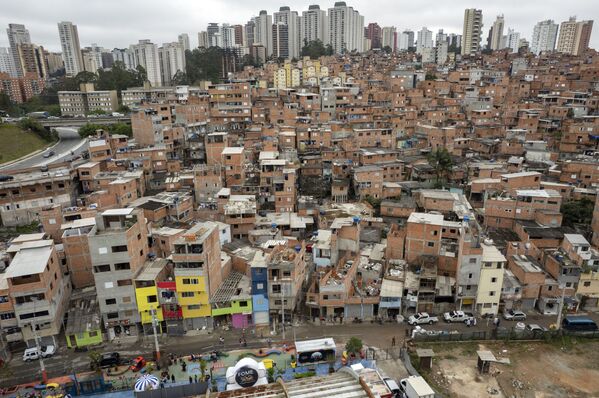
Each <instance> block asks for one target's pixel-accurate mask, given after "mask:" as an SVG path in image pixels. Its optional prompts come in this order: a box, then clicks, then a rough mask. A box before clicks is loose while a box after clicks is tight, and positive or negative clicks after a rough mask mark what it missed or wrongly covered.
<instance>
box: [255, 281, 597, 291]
mask: <svg viewBox="0 0 599 398" xmlns="http://www.w3.org/2000/svg"><path fill="white" fill-rule="evenodd" d="M589 283H590V282H589ZM256 289H258V290H262V289H264V283H256Z"/></svg>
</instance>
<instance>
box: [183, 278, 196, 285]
mask: <svg viewBox="0 0 599 398" xmlns="http://www.w3.org/2000/svg"><path fill="white" fill-rule="evenodd" d="M198 283H199V282H198V280H197V279H196V278H183V284H184V285H197V284H198Z"/></svg>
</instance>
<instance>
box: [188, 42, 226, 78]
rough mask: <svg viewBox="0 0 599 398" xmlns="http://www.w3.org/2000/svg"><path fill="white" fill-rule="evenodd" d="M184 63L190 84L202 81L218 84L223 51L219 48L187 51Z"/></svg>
mask: <svg viewBox="0 0 599 398" xmlns="http://www.w3.org/2000/svg"><path fill="white" fill-rule="evenodd" d="M185 63H186V70H185V72H186V75H187V80H188V82H189V83H190V84H196V83H198V82H200V81H202V80H210V81H211V82H218V81H219V80H220V79H221V78H222V77H223V50H222V49H221V48H219V47H209V48H203V47H202V48H195V49H193V51H189V50H188V51H186V52H185Z"/></svg>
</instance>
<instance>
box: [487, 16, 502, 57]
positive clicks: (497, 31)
mask: <svg viewBox="0 0 599 398" xmlns="http://www.w3.org/2000/svg"><path fill="white" fill-rule="evenodd" d="M504 24H505V21H504V19H503V15H498V16H497V18H496V19H495V22H493V25H492V26H491V29H490V30H489V39H488V43H487V44H488V48H489V49H491V50H501V49H502V48H503V47H502V39H503V27H504Z"/></svg>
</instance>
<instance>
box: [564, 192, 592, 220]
mask: <svg viewBox="0 0 599 398" xmlns="http://www.w3.org/2000/svg"><path fill="white" fill-rule="evenodd" d="M594 207H595V204H594V203H593V201H592V200H590V199H588V198H582V199H580V200H570V201H568V202H566V203H564V204H562V207H561V209H560V211H561V213H562V214H563V221H562V224H563V225H564V226H567V227H573V226H574V225H575V224H590V223H591V220H592V219H593V208H594Z"/></svg>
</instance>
